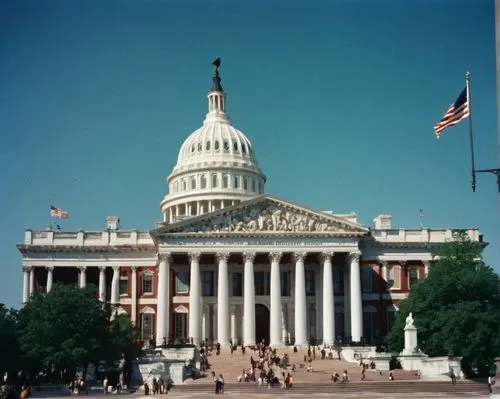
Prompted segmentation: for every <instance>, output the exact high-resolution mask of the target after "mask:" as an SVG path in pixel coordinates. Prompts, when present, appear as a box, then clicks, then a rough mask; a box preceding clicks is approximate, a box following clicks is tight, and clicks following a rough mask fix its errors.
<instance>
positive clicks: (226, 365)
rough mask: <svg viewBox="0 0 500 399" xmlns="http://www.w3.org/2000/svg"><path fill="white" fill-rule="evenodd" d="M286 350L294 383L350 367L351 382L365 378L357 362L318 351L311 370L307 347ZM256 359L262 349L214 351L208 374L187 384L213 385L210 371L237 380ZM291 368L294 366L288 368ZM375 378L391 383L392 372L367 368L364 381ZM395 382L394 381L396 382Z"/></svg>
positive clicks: (397, 373)
mask: <svg viewBox="0 0 500 399" xmlns="http://www.w3.org/2000/svg"><path fill="white" fill-rule="evenodd" d="M285 353H287V354H288V356H289V358H290V364H295V366H296V370H295V372H294V373H293V383H294V384H297V383H313V384H316V383H330V381H331V380H330V378H331V375H332V374H333V373H335V372H337V373H339V374H340V375H342V373H343V371H344V370H347V373H348V375H349V379H350V381H360V380H361V367H360V366H359V364H357V363H348V362H345V361H342V360H337V359H334V360H333V359H332V360H329V359H325V360H321V359H320V357H321V355H320V353H319V351H317V352H316V359H314V360H313V361H312V367H313V372H312V373H311V372H307V371H306V368H307V363H306V362H304V356H305V355H307V349H302V350H299V351H298V352H297V353H293V348H292V347H285V348H280V349H278V351H277V354H278V356H279V357H282V356H283V355H284V354H285ZM251 356H252V357H253V359H254V360H257V359H258V352H253V351H252V350H249V349H247V351H246V354H245V355H242V353H241V350H239V349H238V350H236V351H235V352H234V353H233V354H231V352H230V350H229V349H226V348H223V349H221V353H220V355H219V356H217V355H216V354H215V351H212V352H211V354H210V355H209V356H208V361H209V363H210V368H209V369H208V370H207V371H206V372H205V374H206V377H202V378H199V379H197V380H186V381H185V383H184V386H186V385H207V384H210V385H212V381H211V379H210V373H211V372H212V371H215V373H216V374H217V375H219V374H222V375H223V376H224V380H225V381H226V383H229V384H230V383H233V382H236V381H237V377H238V376H239V375H241V374H242V371H243V369H246V370H248V369H249V368H250V357H251ZM288 370H289V371H291V367H289V369H288ZM275 371H276V373H277V374H278V373H280V369H279V367H276V368H275ZM393 375H394V378H395V380H396V381H397V380H405V381H408V380H418V376H417V375H416V374H415V373H414V372H409V371H404V370H394V371H393ZM372 381H387V382H389V376H388V372H386V371H384V372H379V371H376V370H366V373H365V380H364V382H372ZM392 382H394V381H392ZM241 384H242V385H248V384H250V385H252V384H251V383H241Z"/></svg>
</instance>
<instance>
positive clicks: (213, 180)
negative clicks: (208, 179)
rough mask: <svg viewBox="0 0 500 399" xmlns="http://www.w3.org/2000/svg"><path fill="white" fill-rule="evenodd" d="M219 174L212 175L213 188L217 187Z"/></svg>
mask: <svg viewBox="0 0 500 399" xmlns="http://www.w3.org/2000/svg"><path fill="white" fill-rule="evenodd" d="M217 180H218V179H217V175H212V188H215V187H217Z"/></svg>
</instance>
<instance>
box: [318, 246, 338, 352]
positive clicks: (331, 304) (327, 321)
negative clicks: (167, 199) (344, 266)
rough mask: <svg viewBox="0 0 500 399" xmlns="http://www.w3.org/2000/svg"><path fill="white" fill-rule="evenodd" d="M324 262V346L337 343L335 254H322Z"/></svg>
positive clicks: (329, 252) (328, 252)
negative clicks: (334, 286) (333, 260)
mask: <svg viewBox="0 0 500 399" xmlns="http://www.w3.org/2000/svg"><path fill="white" fill-rule="evenodd" d="M321 256H322V258H323V259H322V260H323V345H327V346H329V345H333V344H334V343H335V293H334V291H333V270H332V257H333V252H331V251H327V252H323V253H322V254H321Z"/></svg>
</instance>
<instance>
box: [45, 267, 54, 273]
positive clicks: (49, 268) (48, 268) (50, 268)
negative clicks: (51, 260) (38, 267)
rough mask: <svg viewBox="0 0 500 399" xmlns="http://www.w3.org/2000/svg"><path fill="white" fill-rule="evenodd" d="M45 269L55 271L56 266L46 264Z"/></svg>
mask: <svg viewBox="0 0 500 399" xmlns="http://www.w3.org/2000/svg"><path fill="white" fill-rule="evenodd" d="M45 269H47V270H48V271H49V272H53V271H54V269H55V267H54V266H45Z"/></svg>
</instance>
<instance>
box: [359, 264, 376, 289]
mask: <svg viewBox="0 0 500 399" xmlns="http://www.w3.org/2000/svg"><path fill="white" fill-rule="evenodd" d="M372 273H373V271H372V268H371V267H370V266H361V289H362V291H363V292H372V291H373V287H372V282H373V275H372Z"/></svg>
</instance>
